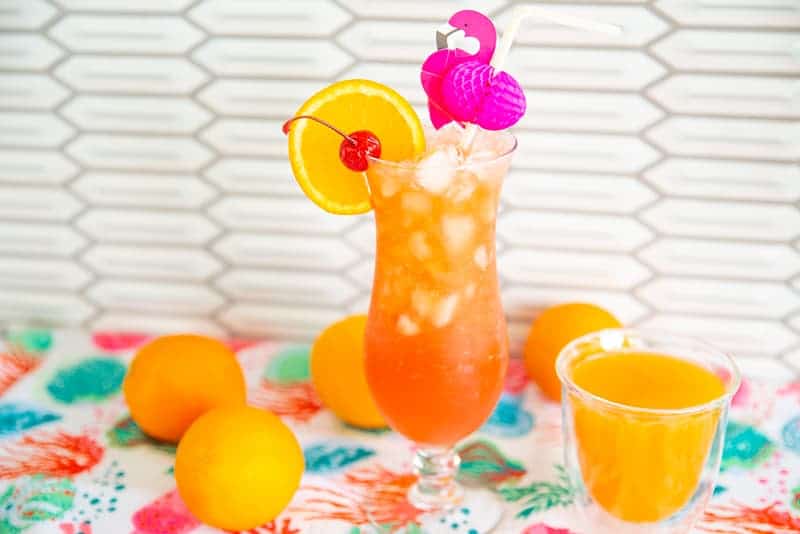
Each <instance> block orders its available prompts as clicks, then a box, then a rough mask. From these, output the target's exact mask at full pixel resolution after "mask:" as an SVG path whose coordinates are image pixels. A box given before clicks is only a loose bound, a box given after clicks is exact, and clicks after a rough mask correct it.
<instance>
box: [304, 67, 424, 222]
mask: <svg viewBox="0 0 800 534" xmlns="http://www.w3.org/2000/svg"><path fill="white" fill-rule="evenodd" d="M296 115H312V116H314V117H316V118H319V119H322V120H325V121H327V122H329V123H331V124H332V125H334V126H336V127H337V128H338V129H340V130H342V131H343V132H345V133H348V134H349V133H352V132H356V131H359V130H368V131H370V132H372V133H373V134H375V136H376V137H377V138H378V140H379V141H380V143H381V159H384V160H390V161H403V160H407V159H412V158H414V157H416V156H417V155H419V154H421V153H422V152H423V151H424V150H425V134H424V132H423V130H422V123H421V122H420V120H419V117H418V116H417V114H416V112H415V111H414V108H412V107H411V104H409V103H408V101H407V100H406V99H405V98H403V97H402V96H401V95H400V94H399V93H398V92H397V91H395V90H394V89H392V88H390V87H387V86H385V85H381V84H379V83H377V82H373V81H370V80H344V81H341V82H336V83H334V84H333V85H330V86H328V87H326V88H325V89H323V90H321V91H320V92H318V93H316V94H315V95H314V96H312V97H311V98H309V99H308V100H307V101H306V102H305V104H303V105H302V106H301V107H300V109H299V110H297V113H296ZM341 143H342V137H341V136H339V135H338V134H337V133H336V132H334V131H333V130H331V129H329V128H327V127H325V126H323V125H322V124H319V123H317V122H314V121H311V120H298V121H297V122H294V123H292V124H291V127H290V129H289V161H290V162H291V164H292V171H293V172H294V176H295V179H296V180H297V183H298V184H299V185H300V187H301V188H302V189H303V192H304V193H305V194H306V196H307V197H308V198H310V199H311V200H313V201H314V203H316V204H317V205H318V206H320V207H321V208H322V209H324V210H326V211H329V212H331V213H338V214H356V213H365V212H367V211H369V210H370V209H371V208H372V205H371V203H370V199H369V189H368V187H367V180H366V174H365V173H364V172H356V171H352V170H350V169H348V168H347V167H345V165H344V163H342V161H341V160H340V159H339V146H340V145H341Z"/></svg>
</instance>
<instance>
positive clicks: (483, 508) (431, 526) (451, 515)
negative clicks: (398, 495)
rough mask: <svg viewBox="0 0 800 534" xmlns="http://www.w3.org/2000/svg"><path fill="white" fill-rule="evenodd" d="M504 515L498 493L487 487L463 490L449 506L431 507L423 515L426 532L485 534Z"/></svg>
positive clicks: (421, 519)
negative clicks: (458, 500)
mask: <svg viewBox="0 0 800 534" xmlns="http://www.w3.org/2000/svg"><path fill="white" fill-rule="evenodd" d="M502 518H503V507H502V505H501V504H500V501H499V500H498V498H497V496H495V495H494V494H493V493H491V492H489V491H487V490H471V489H466V490H464V491H463V499H462V500H461V502H460V503H459V504H457V505H456V506H454V507H452V508H450V509H449V510H438V511H431V512H428V513H426V514H425V515H423V516H422V517H420V520H419V524H420V527H422V531H423V532H425V533H426V534H440V533H441V534H444V533H454V534H486V533H488V532H491V531H492V529H493V528H494V527H496V526H497V525H498V524H499V523H500V520H501V519H502Z"/></svg>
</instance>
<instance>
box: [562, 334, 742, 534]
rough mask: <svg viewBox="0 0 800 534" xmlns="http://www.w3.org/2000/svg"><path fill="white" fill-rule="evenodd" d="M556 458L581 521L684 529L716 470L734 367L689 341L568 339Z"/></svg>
mask: <svg viewBox="0 0 800 534" xmlns="http://www.w3.org/2000/svg"><path fill="white" fill-rule="evenodd" d="M556 367H557V371H558V374H559V378H560V379H561V381H562V384H563V396H562V402H563V406H564V437H565V461H566V465H567V469H568V471H569V472H570V475H571V477H572V479H573V482H574V484H575V487H576V489H577V491H578V495H579V499H578V501H579V506H580V508H581V509H582V510H583V511H584V512H585V514H584V518H585V519H586V521H587V528H588V527H589V526H591V532H593V533H597V534H602V533H606V532H608V533H611V532H613V533H614V534H628V533H631V534H638V533H642V534H644V533H647V534H651V533H652V534H678V533H680V534H683V533H686V532H688V531H689V530H690V529H691V526H692V524H693V523H694V521H695V520H696V519H697V518H698V516H699V515H700V514H701V513H702V511H703V508H704V507H705V503H706V501H707V500H708V498H709V496H710V494H711V492H712V490H713V486H714V483H713V482H714V478H715V477H716V474H717V471H718V470H719V461H720V456H721V453H722V440H723V437H724V431H725V420H726V417H727V410H728V404H729V401H730V398H731V396H732V395H733V393H735V391H736V389H737V388H738V386H739V373H738V371H737V369H736V365H735V364H734V363H733V361H732V360H731V359H730V357H728V356H726V355H725V354H722V353H720V352H719V351H716V350H715V349H713V348H712V347H709V346H708V345H705V344H703V343H700V342H698V341H693V340H686V339H680V338H676V337H673V336H668V335H658V334H652V333H646V332H637V331H635V330H605V331H602V332H598V333H596V334H590V335H588V336H585V337H583V338H580V339H578V340H576V341H575V342H573V343H571V344H570V345H568V346H567V347H566V348H565V349H564V350H563V351H562V353H561V355H560V356H559V359H558V361H557V363H556Z"/></svg>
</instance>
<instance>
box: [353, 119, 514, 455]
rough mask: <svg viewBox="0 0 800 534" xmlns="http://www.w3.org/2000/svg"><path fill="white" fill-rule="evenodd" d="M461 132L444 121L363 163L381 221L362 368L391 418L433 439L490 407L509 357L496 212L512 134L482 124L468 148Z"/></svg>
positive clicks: (436, 445) (414, 436) (459, 429)
mask: <svg viewBox="0 0 800 534" xmlns="http://www.w3.org/2000/svg"><path fill="white" fill-rule="evenodd" d="M460 136H461V132H460V130H459V129H458V128H456V127H448V128H444V129H443V130H440V131H439V132H435V133H432V134H431V135H429V139H428V140H427V141H428V149H427V153H426V154H425V155H424V156H423V157H422V158H421V159H419V160H418V161H415V162H408V163H394V162H383V161H379V160H374V161H371V162H370V166H369V169H368V170H367V176H368V181H369V186H370V192H371V197H372V203H373V207H374V209H375V219H376V224H377V250H376V264H375V278H374V285H373V290H372V301H371V304H370V310H369V318H368V321H367V332H366V355H367V356H366V370H367V379H368V382H369V385H370V389H371V391H372V393H373V395H374V397H375V400H376V402H377V404H378V407H379V408H380V410H381V412H382V413H383V415H384V416H385V418H386V420H387V421H388V422H389V424H390V426H392V428H394V429H395V430H397V431H398V432H400V433H401V434H403V435H404V436H406V437H407V438H409V439H411V440H413V441H414V442H416V443H417V444H420V445H421V446H423V448H424V447H429V448H430V447H432V448H433V449H436V450H445V449H447V448H449V447H452V446H453V445H454V444H455V443H456V442H457V441H458V440H459V439H461V438H463V437H465V436H467V435H468V434H469V433H471V432H473V431H475V430H477V429H478V428H479V427H480V425H481V424H482V423H483V422H484V421H485V420H486V419H487V418H488V416H489V415H490V413H491V411H492V409H493V408H494V406H495V404H496V402H497V400H498V398H499V396H500V393H501V390H502V384H503V377H504V375H505V371H506V366H507V361H508V339H507V332H506V324H505V318H504V315H503V309H502V305H501V302H500V294H499V287H498V280H497V271H496V267H495V218H496V211H497V205H498V198H499V195H500V188H501V185H502V182H503V178H504V176H505V174H506V172H507V171H508V166H509V163H510V158H511V153H512V151H513V149H514V147H515V146H516V141H515V139H514V137H513V136H512V135H510V134H508V133H500V132H481V133H480V134H479V135H478V136H477V138H476V140H475V142H474V143H473V145H472V146H471V148H470V150H469V152H464V151H463V149H462V148H461V147H460V146H459V145H458V140H459V139H460ZM434 456H436V455H435V454H434ZM439 459H441V458H439Z"/></svg>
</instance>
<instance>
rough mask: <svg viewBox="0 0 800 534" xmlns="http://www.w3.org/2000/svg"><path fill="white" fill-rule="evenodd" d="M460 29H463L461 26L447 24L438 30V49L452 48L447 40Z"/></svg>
mask: <svg viewBox="0 0 800 534" xmlns="http://www.w3.org/2000/svg"><path fill="white" fill-rule="evenodd" d="M458 31H462V30H461V28H455V27H453V26H450V25H449V24H445V25H444V27H443V28H439V29H438V30H436V49H437V50H444V49H445V48H450V46H449V45H448V42H447V40H448V38H449V37H450V36H451V35H453V34H454V33H456V32H458Z"/></svg>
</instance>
